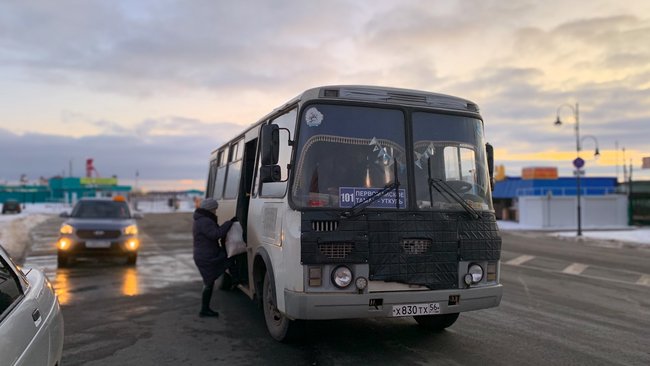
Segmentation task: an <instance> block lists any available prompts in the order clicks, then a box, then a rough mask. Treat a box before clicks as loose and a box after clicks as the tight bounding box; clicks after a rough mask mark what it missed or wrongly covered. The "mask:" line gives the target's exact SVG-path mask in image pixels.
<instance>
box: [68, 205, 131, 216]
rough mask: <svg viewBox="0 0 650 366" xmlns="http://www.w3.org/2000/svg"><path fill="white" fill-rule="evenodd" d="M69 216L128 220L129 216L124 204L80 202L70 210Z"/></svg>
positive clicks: (126, 206)
mask: <svg viewBox="0 0 650 366" xmlns="http://www.w3.org/2000/svg"><path fill="white" fill-rule="evenodd" d="M71 216H72V217H74V218H79V219H100V218H102V219H128V218H130V217H131V214H130V213H129V206H128V205H127V204H126V202H119V201H80V202H78V203H77V205H76V206H75V207H74V209H73V210H72V214H71Z"/></svg>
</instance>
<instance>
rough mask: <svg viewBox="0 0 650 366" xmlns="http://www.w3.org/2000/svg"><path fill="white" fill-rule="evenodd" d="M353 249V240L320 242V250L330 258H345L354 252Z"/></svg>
mask: <svg viewBox="0 0 650 366" xmlns="http://www.w3.org/2000/svg"><path fill="white" fill-rule="evenodd" d="M352 249H354V243H351V242H336V243H320V244H318V250H320V252H321V254H322V255H324V256H326V257H327V258H329V259H345V258H347V256H348V255H349V254H350V253H351V252H352Z"/></svg>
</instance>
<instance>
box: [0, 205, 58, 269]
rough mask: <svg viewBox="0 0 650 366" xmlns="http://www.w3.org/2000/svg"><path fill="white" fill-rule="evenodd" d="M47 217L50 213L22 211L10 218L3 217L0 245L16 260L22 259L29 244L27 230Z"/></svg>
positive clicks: (0, 228)
mask: <svg viewBox="0 0 650 366" xmlns="http://www.w3.org/2000/svg"><path fill="white" fill-rule="evenodd" d="M5 216H6V215H5ZM49 217H51V215H44V214H41V213H29V212H24V211H23V213H21V214H19V215H12V217H11V218H5V217H3V220H2V221H1V222H0V243H1V244H2V247H3V248H5V250H6V251H7V252H8V253H9V255H10V256H11V257H12V258H14V259H16V260H21V259H23V257H24V256H25V251H26V250H27V247H28V245H29V231H30V230H31V229H32V228H33V227H34V226H36V225H38V224H40V223H42V222H43V221H45V220H47V219H48V218H49Z"/></svg>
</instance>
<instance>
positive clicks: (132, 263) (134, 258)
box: [126, 253, 138, 266]
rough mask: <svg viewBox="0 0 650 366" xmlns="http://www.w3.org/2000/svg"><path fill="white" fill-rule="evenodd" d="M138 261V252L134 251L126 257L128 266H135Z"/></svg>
mask: <svg viewBox="0 0 650 366" xmlns="http://www.w3.org/2000/svg"><path fill="white" fill-rule="evenodd" d="M137 261H138V253H132V254H129V255H128V256H127V257H126V264H127V265H128V266H135V263H136V262H137Z"/></svg>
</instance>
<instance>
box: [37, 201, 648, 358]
mask: <svg viewBox="0 0 650 366" xmlns="http://www.w3.org/2000/svg"><path fill="white" fill-rule="evenodd" d="M60 222H61V221H60V219H58V218H53V219H50V220H48V221H47V222H45V223H44V224H42V225H39V226H38V227H37V228H35V229H34V230H33V231H32V232H31V239H32V247H31V250H30V254H29V256H28V258H27V260H26V265H33V266H39V267H43V268H44V269H45V271H46V273H47V275H48V276H49V278H50V279H51V280H52V281H53V283H54V286H55V288H56V290H57V293H58V295H59V300H60V302H61V303H62V307H63V314H64V318H65V344H64V349H63V363H64V364H65V365H143V366H144V365H171V364H173V365H206V364H228V365H284V366H286V365H429V364H431V365H433V364H436V365H437V364H441V365H444V364H449V365H484V364H491V365H516V364H526V365H549V364H551V365H576V364H578V365H650V249H644V248H637V247H629V246H625V245H619V244H616V243H611V242H593V241H585V242H576V241H571V240H561V239H553V238H549V237H547V236H545V235H543V234H539V233H503V239H504V242H503V254H502V266H501V271H502V272H501V282H502V283H503V284H504V286H505V287H504V295H503V300H502V303H501V305H500V306H499V307H498V308H495V309H489V310H482V311H476V312H471V313H464V314H461V316H460V318H459V320H458V321H457V322H456V324H454V325H453V326H452V327H451V328H449V329H448V330H446V331H444V332H441V333H427V332H424V331H421V330H420V329H419V328H417V326H416V323H415V321H414V320H413V319H411V318H396V319H356V320H339V321H318V322H309V323H306V332H305V336H304V337H303V338H302V339H301V340H300V341H298V342H297V343H293V344H288V345H286V344H280V343H277V342H275V341H273V340H272V339H271V338H270V337H269V336H268V335H267V334H266V329H265V326H264V320H263V316H262V313H261V310H260V309H259V308H258V307H257V305H256V304H254V303H253V302H251V301H250V300H249V299H248V298H247V297H246V296H245V295H243V294H242V293H240V292H238V291H233V292H222V291H215V294H214V297H213V307H215V308H217V309H218V310H219V311H220V312H221V316H220V317H219V318H218V319H205V318H199V317H198V316H197V313H198V310H199V302H200V291H201V280H200V277H199V274H198V271H197V270H196V268H195V267H194V264H193V262H192V255H191V233H190V232H191V214H187V213H185V214H155V215H154V214H150V215H147V216H146V217H145V219H143V220H142V221H141V222H140V228H141V232H143V233H144V235H143V243H142V247H141V251H140V258H139V259H138V264H137V266H136V267H135V268H129V267H126V266H124V265H123V262H122V261H121V260H100V259H93V260H84V261H79V262H78V263H77V264H76V265H75V266H74V267H72V268H69V269H57V268H56V255H55V250H54V241H55V240H56V233H57V230H58V227H59V224H60Z"/></svg>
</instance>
